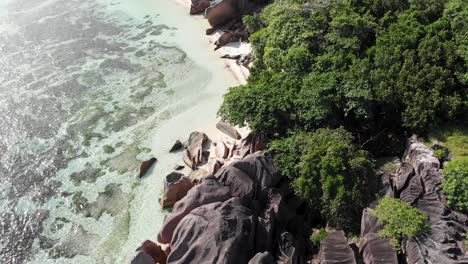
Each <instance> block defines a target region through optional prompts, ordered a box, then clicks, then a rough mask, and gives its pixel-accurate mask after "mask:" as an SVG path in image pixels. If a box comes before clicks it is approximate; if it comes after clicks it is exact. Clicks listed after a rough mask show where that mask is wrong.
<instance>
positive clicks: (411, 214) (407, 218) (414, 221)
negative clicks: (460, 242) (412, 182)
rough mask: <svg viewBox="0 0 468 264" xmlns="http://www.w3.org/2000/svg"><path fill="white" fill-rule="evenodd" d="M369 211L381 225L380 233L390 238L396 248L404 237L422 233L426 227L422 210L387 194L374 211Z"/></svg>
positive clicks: (398, 247)
mask: <svg viewBox="0 0 468 264" xmlns="http://www.w3.org/2000/svg"><path fill="white" fill-rule="evenodd" d="M371 213H372V214H373V215H375V216H376V217H377V218H378V219H379V222H380V223H381V224H382V226H383V229H382V230H381V231H380V235H382V236H383V237H389V238H391V241H392V244H393V246H395V248H396V249H400V244H401V240H402V239H403V238H404V237H408V238H409V237H413V236H416V235H419V234H422V233H424V232H425V231H426V230H427V228H428V224H427V220H428V216H427V215H426V214H425V213H424V212H422V211H420V210H418V209H417V208H414V207H412V206H411V205H408V204H407V203H405V202H403V201H401V200H399V199H395V198H391V197H388V196H385V197H384V198H382V199H381V200H380V203H379V205H378V206H377V207H376V208H375V211H372V212H371Z"/></svg>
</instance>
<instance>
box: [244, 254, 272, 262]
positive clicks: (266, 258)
mask: <svg viewBox="0 0 468 264" xmlns="http://www.w3.org/2000/svg"><path fill="white" fill-rule="evenodd" d="M248 264H276V262H275V259H274V258H273V256H272V255H271V254H270V252H258V253H257V254H255V256H254V257H253V258H252V259H251V260H250V261H249V263H248Z"/></svg>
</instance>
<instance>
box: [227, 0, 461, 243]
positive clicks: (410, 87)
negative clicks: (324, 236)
mask: <svg viewBox="0 0 468 264" xmlns="http://www.w3.org/2000/svg"><path fill="white" fill-rule="evenodd" d="M244 23H245V24H246V25H247V27H248V29H249V31H250V32H251V33H252V35H251V37H250V41H251V43H252V46H253V54H254V64H253V67H252V71H251V75H250V77H249V79H248V84H246V85H242V86H239V87H233V88H231V89H230V90H229V92H228V93H227V94H226V95H225V99H224V103H223V105H222V106H221V109H220V111H219V115H220V116H221V117H222V119H224V120H225V121H227V122H230V123H232V124H235V125H239V126H244V125H248V126H249V127H250V128H252V129H253V130H254V131H256V132H259V133H262V134H264V135H265V136H266V137H267V138H269V139H270V142H271V143H270V149H271V150H273V151H274V153H275V161H276V163H277V165H278V167H279V170H280V171H281V173H282V174H283V175H285V176H288V177H289V178H290V179H291V182H292V186H293V188H294V190H295V192H296V194H298V195H299V196H300V197H302V198H305V199H306V200H307V201H309V202H310V205H311V207H312V209H313V210H316V211H317V213H318V214H320V215H321V217H322V218H323V219H324V220H325V221H326V223H327V224H328V225H330V226H333V227H335V228H338V229H343V230H345V231H347V232H351V233H353V232H357V231H358V230H359V223H360V218H361V212H362V208H364V207H366V206H367V205H368V203H369V202H370V200H371V199H372V197H371V196H372V195H370V194H371V193H372V190H371V187H372V186H373V184H372V174H373V172H372V171H373V169H374V168H375V162H374V161H375V159H376V158H378V157H382V156H390V155H401V154H402V151H403V149H404V147H405V140H406V139H407V138H408V137H409V136H411V135H412V134H414V133H417V134H419V135H422V136H424V135H427V134H428V133H430V132H431V131H434V130H436V129H438V128H441V127H447V126H453V125H454V124H456V125H457V126H458V127H466V123H467V119H468V118H467V113H468V100H467V94H468V93H467V87H468V73H467V68H468V67H467V66H468V26H467V25H468V5H467V4H466V2H465V1H463V0H446V1H444V0H429V1H428V0H409V1H408V0H404V1H401V0H388V1H381V0H331V1H329V0H327V1H323V0H310V1H300V0H277V1H274V2H273V3H271V4H269V5H268V6H267V7H266V8H264V9H263V11H262V12H260V13H258V14H255V15H252V16H246V17H244ZM462 131H464V132H463V133H465V134H464V136H466V132H465V131H466V129H465V128H462ZM465 152H466V151H465ZM438 153H439V154H441V155H442V154H444V153H440V152H438ZM465 155H466V153H465V154H463V155H461V156H457V157H456V158H457V161H456V162H451V163H453V164H450V163H449V165H450V166H448V168H447V171H446V172H445V173H444V175H445V176H446V181H445V182H444V184H443V188H444V190H445V191H446V193H447V196H448V199H449V204H450V205H452V206H453V207H454V208H457V209H459V210H460V211H463V212H465V213H466V208H467V204H468V193H467V188H466V187H467V186H468V182H467V181H468V177H467V170H468V158H467V157H466V156H465ZM443 160H444V157H441V161H443ZM389 206H390V207H389ZM391 206H393V209H395V208H400V207H401V206H403V205H399V204H398V203H391V202H387V204H383V205H382V207H383V208H385V207H387V208H386V210H390V209H389V208H392V207H391ZM399 206H400V207H399ZM405 206H406V205H405ZM401 208H402V209H401V210H403V211H404V210H407V208H404V207H401ZM393 209H392V210H393ZM381 211H382V212H383V211H385V210H384V209H381ZM408 212H411V211H408ZM407 215H408V216H409V219H407V220H408V221H407V222H413V223H418V224H417V225H416V226H410V227H409V229H411V228H413V229H411V232H410V233H412V234H414V233H417V232H416V231H417V230H422V229H423V224H421V223H422V221H418V219H419V220H421V219H424V217H423V216H419V215H418V214H417V212H416V213H414V214H413V213H408V214H407ZM382 219H383V218H382ZM382 219H381V220H382ZM382 221H383V220H382ZM414 228H416V229H414ZM415 230H416V231H415ZM395 232H396V233H400V234H401V233H404V232H403V231H402V230H399V231H398V230H397V231H395V230H390V231H388V234H392V233H395ZM390 236H391V235H390ZM394 240H395V241H396V240H397V238H395V237H394Z"/></svg>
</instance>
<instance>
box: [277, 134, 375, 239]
mask: <svg viewBox="0 0 468 264" xmlns="http://www.w3.org/2000/svg"><path fill="white" fill-rule="evenodd" d="M270 148H271V149H272V150H274V153H275V155H274V159H275V162H276V165H277V167H278V168H279V170H280V173H281V174H282V175H285V176H287V177H289V178H291V179H292V186H293V188H294V190H295V193H296V194H297V195H298V196H300V197H302V198H304V199H306V200H307V201H308V202H309V204H310V206H311V207H312V209H313V210H316V212H317V213H320V215H321V216H322V217H323V218H325V220H326V221H327V222H328V224H329V225H331V226H333V227H336V228H338V229H343V230H345V231H358V230H359V220H360V217H361V211H362V209H363V208H364V207H365V206H366V205H367V201H368V199H369V197H368V196H369V194H370V193H371V190H369V186H368V182H369V177H370V176H371V175H372V167H373V162H372V161H371V160H370V159H369V157H368V153H367V152H366V151H364V150H362V149H360V148H359V147H357V146H356V145H355V144H353V137H352V135H351V133H349V132H347V131H346V130H345V129H343V128H338V129H334V130H333V129H319V130H317V131H316V132H314V133H298V134H293V135H291V136H290V137H287V138H285V139H281V140H275V141H273V142H272V144H271V146H270Z"/></svg>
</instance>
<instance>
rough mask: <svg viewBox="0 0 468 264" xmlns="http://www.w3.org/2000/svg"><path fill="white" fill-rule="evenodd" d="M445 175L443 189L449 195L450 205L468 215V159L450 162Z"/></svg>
mask: <svg viewBox="0 0 468 264" xmlns="http://www.w3.org/2000/svg"><path fill="white" fill-rule="evenodd" d="M443 175H444V182H443V183H442V189H443V190H444V193H445V194H446V195H447V198H448V203H449V205H451V206H452V207H454V208H456V209H457V210H459V211H461V212H463V213H468V159H458V160H454V161H451V162H449V163H448V165H447V166H445V168H444V170H443Z"/></svg>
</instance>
